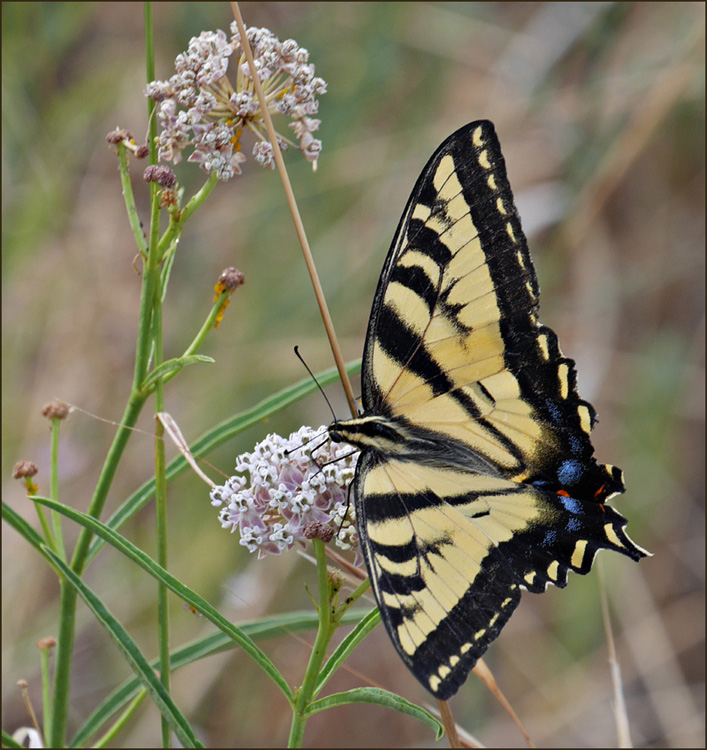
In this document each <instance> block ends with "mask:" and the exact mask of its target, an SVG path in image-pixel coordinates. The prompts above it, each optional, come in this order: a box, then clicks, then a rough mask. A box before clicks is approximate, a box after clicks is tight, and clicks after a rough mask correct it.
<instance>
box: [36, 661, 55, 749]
mask: <svg viewBox="0 0 707 750" xmlns="http://www.w3.org/2000/svg"><path fill="white" fill-rule="evenodd" d="M50 651H51V649H50V648H40V649H39V664H40V669H41V672H42V720H43V725H44V726H43V727H42V729H43V731H44V740H45V742H46V739H47V737H49V735H51V733H52V694H51V677H50V676H49V652H50Z"/></svg>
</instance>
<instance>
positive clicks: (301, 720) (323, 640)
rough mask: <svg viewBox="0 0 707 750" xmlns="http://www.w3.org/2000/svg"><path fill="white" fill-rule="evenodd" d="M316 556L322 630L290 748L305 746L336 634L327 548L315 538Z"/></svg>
mask: <svg viewBox="0 0 707 750" xmlns="http://www.w3.org/2000/svg"><path fill="white" fill-rule="evenodd" d="M312 546H313V547H314V556H315V558H316V560H317V580H318V585H319V627H318V628H317V637H316V639H315V641H314V647H313V648H312V653H311V655H310V657H309V664H307V671H306V672H305V675H304V682H303V683H302V687H301V688H300V689H299V691H298V692H297V697H296V699H295V706H294V710H293V712H292V725H291V726H290V738H289V740H288V743H287V747H302V739H303V737H304V727H305V724H306V723H307V717H306V716H305V712H306V710H307V707H308V706H309V704H310V703H311V702H312V699H313V698H314V694H315V688H316V685H317V679H318V677H319V673H320V672H321V669H322V664H323V663H324V659H325V657H326V652H327V647H328V646H329V641H330V640H331V637H332V635H333V630H334V629H335V628H332V619H331V588H330V585H329V573H328V570H327V564H326V548H325V546H324V542H322V540H321V539H313V540H312Z"/></svg>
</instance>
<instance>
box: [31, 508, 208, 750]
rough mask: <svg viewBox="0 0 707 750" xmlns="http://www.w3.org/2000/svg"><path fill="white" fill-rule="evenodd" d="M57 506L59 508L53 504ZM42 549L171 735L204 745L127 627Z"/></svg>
mask: <svg viewBox="0 0 707 750" xmlns="http://www.w3.org/2000/svg"><path fill="white" fill-rule="evenodd" d="M57 510H59V509H58V508H57ZM42 552H43V554H44V555H45V556H47V557H48V558H49V560H51V561H52V563H53V564H54V565H55V567H57V568H59V570H60V571H61V572H62V574H63V575H64V576H65V578H66V579H67V580H68V581H69V583H70V584H71V585H72V586H73V587H74V588H75V589H76V591H77V592H78V594H79V596H80V597H81V598H82V599H83V600H84V602H86V605H87V606H88V607H89V609H90V610H91V611H92V612H93V614H94V615H95V617H96V619H97V620H98V622H99V623H100V624H101V625H102V626H103V627H104V628H105V629H106V631H107V633H108V635H109V636H110V637H111V639H112V640H113V642H114V643H115V644H116V645H117V646H118V648H119V649H120V651H121V652H122V654H123V657H124V658H125V660H126V661H127V662H128V664H129V665H130V667H131V669H132V670H133V671H134V672H135V674H136V675H137V676H138V678H139V679H140V682H141V683H142V684H143V686H144V688H145V690H147V692H148V693H149V695H150V697H151V698H152V700H153V702H154V704H155V705H156V706H157V708H158V709H159V711H160V713H161V714H162V716H164V718H165V719H166V720H167V721H168V722H169V725H170V726H171V727H172V729H173V730H174V733H175V735H176V736H177V738H178V739H179V741H180V742H181V743H182V746H183V747H204V746H203V745H202V744H201V743H200V742H199V740H198V739H197V738H196V735H195V734H194V732H193V730H192V728H191V726H190V725H189V722H188V721H187V720H186V719H185V718H184V716H183V715H182V713H181V711H180V710H179V709H178V708H177V706H176V705H175V703H174V701H173V700H172V698H171V697H170V695H169V693H168V692H167V691H166V690H165V688H164V685H163V684H162V683H161V682H160V680H159V678H158V677H157V675H156V674H155V671H154V669H152V667H151V666H150V664H149V663H148V661H147V659H146V658H145V657H144V655H143V653H142V652H141V651H140V649H139V648H138V646H137V644H136V643H135V641H133V639H132V638H131V637H130V635H129V634H128V631H127V630H125V628H124V627H123V626H122V625H121V624H120V623H119V622H118V620H116V619H115V617H113V615H112V614H111V613H110V611H109V610H108V608H107V607H106V606H105V605H104V604H103V602H102V601H101V600H100V599H99V598H98V596H96V594H94V592H93V591H91V589H89V588H88V586H86V584H85V583H84V582H83V581H82V580H81V579H80V578H79V577H78V576H77V575H76V573H74V571H73V570H71V568H70V567H69V566H68V565H67V564H66V563H65V562H64V561H63V560H62V559H61V558H60V557H59V556H58V555H56V554H55V553H54V552H52V550H50V549H49V547H47V546H46V545H43V546H42Z"/></svg>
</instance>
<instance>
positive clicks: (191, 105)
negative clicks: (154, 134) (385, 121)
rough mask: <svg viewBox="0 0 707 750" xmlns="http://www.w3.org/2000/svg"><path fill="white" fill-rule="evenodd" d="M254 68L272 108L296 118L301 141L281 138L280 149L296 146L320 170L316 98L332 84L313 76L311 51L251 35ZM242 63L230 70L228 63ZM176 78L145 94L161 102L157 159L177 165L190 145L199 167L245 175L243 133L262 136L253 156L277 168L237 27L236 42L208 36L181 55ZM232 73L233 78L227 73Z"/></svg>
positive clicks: (259, 32)
mask: <svg viewBox="0 0 707 750" xmlns="http://www.w3.org/2000/svg"><path fill="white" fill-rule="evenodd" d="M246 34H247V36H248V41H249V42H250V46H251V48H252V50H253V57H254V61H255V68H256V72H257V75H258V78H259V79H260V82H261V85H262V87H263V92H264V94H265V100H266V102H267V108H268V111H269V112H270V113H271V114H273V115H274V114H283V115H286V116H287V117H290V118H292V122H291V123H290V128H292V130H293V131H294V134H295V137H296V138H297V140H298V143H297V144H295V143H293V141H291V140H289V139H288V138H286V137H285V136H284V135H281V134H280V133H278V143H279V144H280V148H282V149H286V148H287V146H288V145H291V146H295V147H296V148H298V149H299V150H300V151H301V152H302V154H303V155H304V157H305V159H307V160H308V161H311V162H313V163H314V164H315V165H316V161H317V157H318V156H319V152H320V151H321V148H322V144H321V141H319V140H317V139H316V138H314V136H313V135H312V133H314V132H315V131H316V130H317V129H318V128H319V124H320V121H319V120H317V119H315V118H314V117H313V115H315V114H316V113H317V111H318V108H319V103H318V101H317V98H316V97H317V96H319V95H321V94H324V93H326V82H325V81H324V80H323V79H322V78H319V77H317V76H315V75H314V65H312V64H310V63H309V52H307V50H306V49H303V48H302V47H300V46H299V45H298V44H297V42H295V40H294V39H287V40H286V41H284V42H281V41H280V40H279V39H278V38H277V37H276V36H275V35H274V34H273V33H272V32H271V31H269V30H268V29H259V28H255V27H251V28H249V29H248V30H247V31H246ZM231 57H233V58H234V60H236V63H235V70H234V66H231V68H230V70H229V58H231ZM174 63H175V69H176V71H177V72H176V73H175V74H174V75H173V76H172V77H171V78H170V79H169V80H168V81H152V82H151V83H149V84H148V86H147V88H146V90H145V93H146V95H147V96H148V97H150V98H151V99H154V100H155V101H156V102H158V103H159V108H158V110H157V117H158V118H159V120H160V123H161V125H162V132H161V133H160V135H159V136H158V149H159V158H160V159H162V160H164V161H172V162H173V163H174V164H178V163H179V162H180V161H181V159H182V152H183V151H184V149H185V148H187V147H188V146H192V147H193V151H192V153H191V155H190V156H189V158H188V161H191V162H197V163H199V164H200V165H201V167H202V169H204V170H205V171H206V172H209V173H210V172H215V173H216V174H217V175H218V177H219V179H220V180H228V179H230V178H231V177H233V176H234V175H236V174H240V171H241V168H240V165H241V164H242V163H243V162H244V161H245V160H246V158H245V156H244V154H243V153H242V152H241V135H242V134H243V132H244V131H245V130H250V131H251V132H252V133H253V134H254V135H255V137H256V139H257V140H256V144H255V146H254V147H253V156H254V157H255V159H256V161H258V162H259V163H261V164H262V165H263V166H267V167H270V168H272V167H274V158H273V152H272V146H271V145H270V142H269V140H268V137H267V133H266V130H265V123H264V120H263V113H262V112H261V109H260V103H259V102H258V97H257V95H256V93H255V88H254V85H253V74H252V72H251V70H250V66H249V65H248V62H247V60H246V57H245V53H244V52H243V49H242V46H241V40H240V35H239V33H238V27H237V25H236V23H235V22H234V23H233V24H231V38H230V40H229V39H228V38H227V37H226V34H225V33H224V32H223V31H221V30H220V29H219V30H218V31H203V32H202V33H201V34H200V35H199V36H198V37H194V38H192V39H191V41H190V42H189V48H188V49H187V51H186V52H183V53H182V54H180V55H178V56H177V58H176V60H175V61H174ZM229 73H230V78H229V75H228V74H229Z"/></svg>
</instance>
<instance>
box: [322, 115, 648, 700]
mask: <svg viewBox="0 0 707 750" xmlns="http://www.w3.org/2000/svg"><path fill="white" fill-rule="evenodd" d="M538 296H539V287H538V281H537V276H536V274H535V270H534V268H533V264H532V261H531V258H530V253H529V250H528V246H527V243H526V240H525V236H524V234H523V231H522V228H521V225H520V220H519V218H518V214H517V211H516V208H515V205H514V202H513V195H512V193H511V189H510V185H509V184H508V179H507V177H506V170H505V163H504V160H503V157H502V155H501V151H500V146H499V144H498V140H497V138H496V134H495V131H494V128H493V125H492V124H491V123H489V122H487V121H478V122H474V123H471V124H469V125H467V126H465V127H464V128H461V129H460V130H459V131H457V132H456V133H454V134H453V135H452V136H450V137H449V138H448V139H447V140H446V141H445V142H444V143H443V144H442V145H441V146H440V147H439V149H438V150H437V151H436V152H435V154H434V155H433V156H432V158H431V159H430V161H429V162H428V164H427V166H426V167H425V169H424V170H423V172H422V174H421V175H420V178H419V179H418V182H417V184H416V186H415V188H414V189H413V192H412V195H411V197H410V199H409V201H408V204H407V207H406V209H405V211H404V212H403V216H402V218H401V220H400V224H399V226H398V230H397V232H396V235H395V238H394V240H393V243H392V246H391V249H390V251H389V253H388V256H387V259H386V262H385V265H384V268H383V272H382V274H381V279H380V282H379V285H378V289H377V291H376V295H375V298H374V302H373V309H372V312H371V318H370V321H369V326H368V333H367V337H366V344H365V350H364V358H363V368H362V391H363V392H362V406H363V414H362V416H360V417H359V418H356V419H351V420H346V421H337V422H335V423H334V424H332V425H331V426H330V436H331V438H332V439H333V440H336V441H339V440H343V441H346V442H348V443H351V444H352V445H354V446H356V447H358V448H360V449H361V451H362V453H361V456H360V457H359V462H358V466H357V470H356V477H355V480H354V502H355V508H356V517H357V527H358V530H359V538H360V542H361V548H362V551H363V554H364V558H365V560H366V565H367V568H368V573H369V577H370V579H371V584H372V588H373V592H374V594H375V597H376V601H377V602H378V605H379V608H380V611H381V616H382V619H383V621H384V623H385V626H386V628H387V630H388V633H389V635H390V636H391V639H392V640H393V643H394V645H395V647H396V649H397V650H398V653H399V654H400V655H401V657H402V658H403V660H404V661H405V663H406V664H407V665H408V667H409V668H410V669H411V670H412V672H413V673H414V674H415V676H416V677H417V678H418V679H419V680H420V682H421V683H422V684H423V685H424V686H425V687H426V688H427V689H428V690H430V692H432V693H433V694H434V695H435V696H436V697H438V698H440V699H447V698H449V697H451V696H452V695H453V694H454V693H455V692H456V691H457V690H458V688H459V686H460V685H461V684H462V683H463V682H464V680H465V679H466V676H467V674H468V672H469V670H470V669H471V668H472V667H473V666H474V664H475V663H476V661H477V660H478V658H479V657H480V656H481V655H482V654H483V653H484V652H485V650H486V649H487V647H488V645H489V644H490V643H491V642H492V641H493V640H494V639H495V638H496V637H497V636H498V634H499V633H500V631H501V629H502V628H503V626H504V624H505V623H506V622H507V620H508V618H509V617H510V615H511V613H512V612H513V610H514V609H515V607H516V606H517V604H518V601H519V600H520V590H521V589H526V590H529V591H534V592H541V591H544V590H545V588H546V586H547V585H549V584H550V583H552V584H554V585H557V586H564V585H566V582H567V574H568V572H569V571H570V570H574V571H575V572H578V573H582V574H584V573H587V572H589V570H590V569H591V566H592V562H593V559H594V556H595V554H596V552H597V551H598V550H599V549H614V550H616V551H619V552H622V553H623V554H625V555H627V556H629V557H631V558H632V559H635V560H638V559H640V558H641V557H643V556H644V555H645V554H646V552H645V551H644V550H642V549H641V548H640V547H638V546H636V545H635V544H634V543H633V542H632V541H631V540H630V539H629V538H628V536H627V535H626V533H625V531H624V527H625V525H626V520H625V519H624V518H623V517H622V516H621V515H619V514H618V513H617V512H616V511H615V510H613V508H611V507H610V506H608V505H606V504H605V503H606V501H607V500H609V499H610V498H611V497H612V496H614V495H616V494H619V493H621V492H623V490H624V485H623V479H622V473H621V470H620V469H618V468H616V467H614V466H610V465H607V464H600V463H597V461H596V459H595V458H594V455H593V453H594V449H593V447H592V444H591V441H590V438H589V434H590V432H591V429H592V427H593V425H594V422H595V419H596V417H595V412H594V409H593V408H592V406H591V404H589V403H587V402H586V401H583V400H582V399H581V398H580V397H579V395H578V393H577V387H576V374H575V370H574V362H573V361H572V360H571V359H567V358H565V357H564V356H563V355H562V352H561V351H560V349H559V345H558V342H557V337H556V335H555V334H554V332H553V331H552V330H551V329H550V328H547V327H546V326H542V325H540V324H539V322H538V319H537V315H538Z"/></svg>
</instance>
